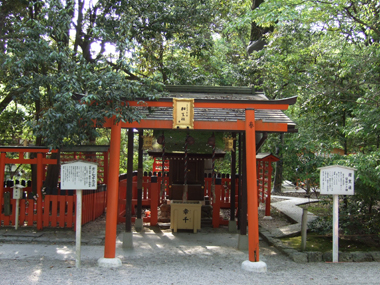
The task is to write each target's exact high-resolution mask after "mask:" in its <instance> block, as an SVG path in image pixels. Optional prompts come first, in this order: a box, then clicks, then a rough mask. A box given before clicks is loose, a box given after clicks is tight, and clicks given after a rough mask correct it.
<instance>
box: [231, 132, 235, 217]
mask: <svg viewBox="0 0 380 285" xmlns="http://www.w3.org/2000/svg"><path fill="white" fill-rule="evenodd" d="M232 137H233V138H234V142H233V148H234V151H232V152H231V191H230V195H231V197H230V202H231V206H230V207H231V210H230V221H235V193H236V189H235V188H236V187H235V186H236V184H235V180H236V133H232Z"/></svg>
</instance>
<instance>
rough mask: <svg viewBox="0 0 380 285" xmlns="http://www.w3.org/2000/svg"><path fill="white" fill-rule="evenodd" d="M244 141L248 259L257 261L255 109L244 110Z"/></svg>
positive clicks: (257, 215)
mask: <svg viewBox="0 0 380 285" xmlns="http://www.w3.org/2000/svg"><path fill="white" fill-rule="evenodd" d="M245 134H246V135H245V141H246V158H247V159H246V165H247V202H248V205H247V206H248V259H249V261H251V262H256V261H259V211H258V207H257V205H258V204H257V202H258V197H257V176H256V175H257V173H256V137H255V135H256V134H255V110H254V109H246V110H245Z"/></svg>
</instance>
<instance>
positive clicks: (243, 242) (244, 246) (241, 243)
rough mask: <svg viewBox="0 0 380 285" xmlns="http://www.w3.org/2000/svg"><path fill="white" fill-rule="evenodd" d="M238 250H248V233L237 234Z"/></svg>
mask: <svg viewBox="0 0 380 285" xmlns="http://www.w3.org/2000/svg"><path fill="white" fill-rule="evenodd" d="M238 250H248V235H239V237H238Z"/></svg>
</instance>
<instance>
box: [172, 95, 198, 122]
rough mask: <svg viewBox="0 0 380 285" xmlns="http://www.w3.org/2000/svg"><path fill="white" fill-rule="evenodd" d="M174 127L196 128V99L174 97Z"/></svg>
mask: <svg viewBox="0 0 380 285" xmlns="http://www.w3.org/2000/svg"><path fill="white" fill-rule="evenodd" d="M173 129H194V99H189V98H173Z"/></svg>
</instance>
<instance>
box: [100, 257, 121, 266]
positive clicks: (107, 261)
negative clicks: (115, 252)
mask: <svg viewBox="0 0 380 285" xmlns="http://www.w3.org/2000/svg"><path fill="white" fill-rule="evenodd" d="M121 265H122V263H121V260H120V259H119V258H117V257H115V258H105V257H102V258H99V259H98V266H99V267H107V268H111V267H120V266H121Z"/></svg>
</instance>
